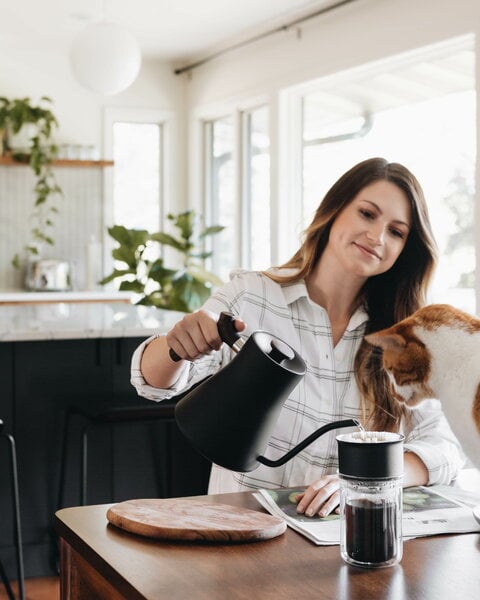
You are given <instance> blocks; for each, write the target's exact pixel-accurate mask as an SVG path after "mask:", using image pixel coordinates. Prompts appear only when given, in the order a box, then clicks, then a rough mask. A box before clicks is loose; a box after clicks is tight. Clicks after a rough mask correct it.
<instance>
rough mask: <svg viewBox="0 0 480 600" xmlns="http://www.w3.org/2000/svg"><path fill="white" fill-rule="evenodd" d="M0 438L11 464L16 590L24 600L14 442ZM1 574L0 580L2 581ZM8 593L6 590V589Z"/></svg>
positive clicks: (7, 437)
mask: <svg viewBox="0 0 480 600" xmlns="http://www.w3.org/2000/svg"><path fill="white" fill-rule="evenodd" d="M0 437H3V438H5V439H6V440H7V441H8V444H9V448H10V462H11V478H12V503H13V510H14V524H15V547H16V555H17V576H18V590H19V597H20V600H25V575H24V569H23V548H22V528H21V522H20V498H19V493H18V475H17V454H16V451H15V440H14V439H13V437H12V436H11V435H9V434H7V433H1V434H0ZM3 575H4V573H3V574H2V579H3ZM7 592H8V588H7Z"/></svg>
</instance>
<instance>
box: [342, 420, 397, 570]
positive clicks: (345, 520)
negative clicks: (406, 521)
mask: <svg viewBox="0 0 480 600" xmlns="http://www.w3.org/2000/svg"><path fill="white" fill-rule="evenodd" d="M337 442H338V463H339V467H338V470H339V475H340V482H341V487H340V511H341V531H340V553H341V555H342V558H343V559H344V560H345V561H346V562H347V563H350V564H352V565H356V566H361V567H387V566H391V565H394V564H396V563H398V562H399V561H400V560H401V558H402V552H403V545H402V477H403V436H402V435H399V434H397V433H390V432H366V431H361V432H355V433H349V434H344V435H339V436H337Z"/></svg>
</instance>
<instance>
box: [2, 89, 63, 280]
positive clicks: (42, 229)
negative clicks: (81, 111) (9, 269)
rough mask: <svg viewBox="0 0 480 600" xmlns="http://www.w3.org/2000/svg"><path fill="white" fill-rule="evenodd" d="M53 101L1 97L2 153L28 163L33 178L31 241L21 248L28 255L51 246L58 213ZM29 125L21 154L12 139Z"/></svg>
mask: <svg viewBox="0 0 480 600" xmlns="http://www.w3.org/2000/svg"><path fill="white" fill-rule="evenodd" d="M51 103H52V100H51V99H50V98H48V97H47V96H42V98H41V99H40V102H39V104H38V105H33V104H32V103H31V101H30V98H15V99H13V100H9V99H8V98H5V97H0V130H1V131H2V133H3V136H2V150H3V153H4V154H5V155H7V156H11V158H12V159H13V160H15V161H17V162H19V163H24V164H28V165H29V166H30V167H31V168H32V170H33V173H34V175H35V186H34V189H33V191H34V194H35V203H34V208H33V211H32V214H31V217H30V219H31V221H32V228H31V232H30V235H31V238H30V241H29V242H28V243H27V244H26V245H25V246H24V249H25V251H26V252H27V255H30V256H32V255H38V254H40V251H41V248H42V246H43V245H44V244H48V245H53V244H54V243H55V242H54V240H53V237H52V235H51V230H52V228H53V227H54V215H55V214H56V213H58V209H57V207H56V206H55V205H54V203H53V200H54V198H56V197H58V196H60V195H61V194H62V190H61V188H60V186H59V185H58V183H57V181H56V178H55V174H54V172H53V169H52V162H53V160H54V159H55V157H56V154H57V147H56V145H55V144H54V143H53V142H52V140H51V138H52V135H53V131H54V129H56V128H58V121H57V119H56V117H55V115H54V114H53V112H52V111H51V110H50V108H49V105H50V104H51ZM28 126H30V128H31V130H30V131H29V135H28V138H29V139H28V147H27V148H25V149H23V148H22V149H21V150H20V151H18V150H16V149H15V148H13V147H12V140H13V138H14V136H15V135H17V134H19V133H20V132H21V131H22V129H24V128H26V127H28ZM12 264H13V265H14V266H15V267H17V268H18V267H20V265H21V259H20V255H19V254H16V255H15V256H14V258H13V260H12Z"/></svg>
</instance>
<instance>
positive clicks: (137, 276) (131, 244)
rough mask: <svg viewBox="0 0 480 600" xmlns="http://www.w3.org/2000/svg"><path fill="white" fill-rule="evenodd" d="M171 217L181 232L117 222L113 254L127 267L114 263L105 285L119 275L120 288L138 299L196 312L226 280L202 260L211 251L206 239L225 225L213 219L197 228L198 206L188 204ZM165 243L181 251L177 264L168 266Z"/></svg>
mask: <svg viewBox="0 0 480 600" xmlns="http://www.w3.org/2000/svg"><path fill="white" fill-rule="evenodd" d="M167 218H168V219H169V220H170V221H172V222H173V225H174V226H175V227H176V228H177V229H178V230H179V237H175V236H173V235H170V234H168V233H164V232H163V231H159V232H157V233H149V232H148V231H146V230H144V229H127V228H126V227H123V225H114V226H113V227H110V228H109V229H108V233H109V234H110V236H111V237H112V238H113V239H114V240H115V241H116V242H117V244H118V245H117V247H116V248H114V249H113V251H112V256H113V258H114V259H115V260H116V261H120V262H121V263H124V264H125V267H123V268H119V269H114V271H113V272H112V273H110V275H108V276H107V277H105V278H104V279H102V281H101V282H100V283H101V284H102V285H105V284H107V283H109V282H110V281H114V280H119V281H120V286H119V289H120V290H125V291H127V290H128V291H131V292H135V293H137V294H140V299H139V301H138V302H137V304H143V305H147V306H156V307H158V308H163V309H167V310H178V311H181V312H192V311H194V310H197V309H198V308H200V307H201V306H202V304H203V303H204V302H205V300H207V298H208V297H209V296H210V294H211V293H212V289H213V287H216V286H220V285H222V281H221V280H220V279H219V278H218V277H217V276H216V275H214V274H213V273H210V272H209V271H206V270H205V269H204V268H203V266H202V262H203V260H205V259H206V258H208V257H210V256H211V254H212V253H211V252H204V251H203V250H202V249H201V244H202V242H203V240H204V239H205V238H206V237H208V236H210V235H214V234H217V233H220V231H223V229H224V227H222V226H221V225H213V226H211V227H206V228H204V229H203V230H202V231H200V232H198V233H197V231H196V230H197V223H198V219H197V217H196V214H195V211H193V210H189V211H186V212H183V213H180V214H178V215H172V214H169V215H168V216H167ZM162 246H169V247H170V248H174V249H175V250H176V251H177V252H178V253H179V254H180V255H181V263H182V264H181V266H180V267H179V268H168V267H166V266H165V264H164V259H163V258H162V257H161V249H162Z"/></svg>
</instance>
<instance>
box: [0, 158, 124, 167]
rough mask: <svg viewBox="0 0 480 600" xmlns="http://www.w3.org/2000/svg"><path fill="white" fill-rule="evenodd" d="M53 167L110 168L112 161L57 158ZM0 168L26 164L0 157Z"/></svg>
mask: <svg viewBox="0 0 480 600" xmlns="http://www.w3.org/2000/svg"><path fill="white" fill-rule="evenodd" d="M52 165H53V166H54V167H111V166H113V160H70V159H67V158H59V159H57V160H54V161H53V162H52ZM0 166H3V167H26V166H28V163H24V162H21V161H18V160H14V159H13V158H12V157H11V156H0Z"/></svg>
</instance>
